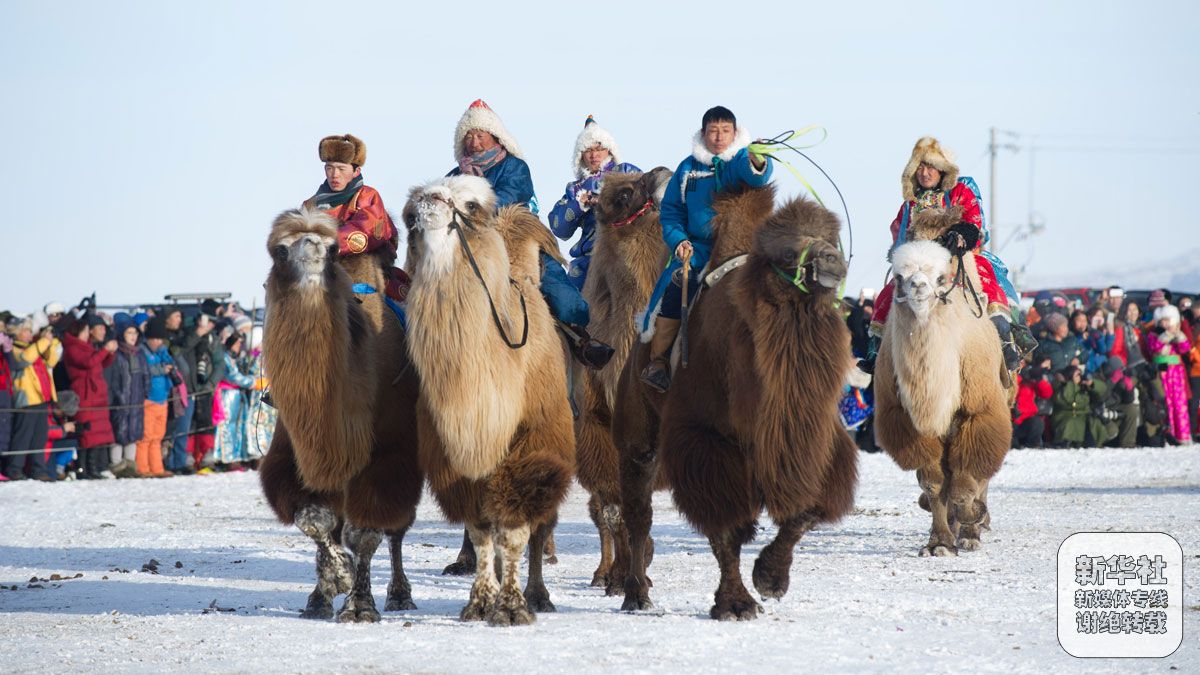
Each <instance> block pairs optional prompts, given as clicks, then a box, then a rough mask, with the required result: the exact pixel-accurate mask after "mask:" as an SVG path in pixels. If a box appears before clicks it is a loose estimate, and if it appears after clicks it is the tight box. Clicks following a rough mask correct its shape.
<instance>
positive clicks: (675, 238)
mask: <svg viewBox="0 0 1200 675" xmlns="http://www.w3.org/2000/svg"><path fill="white" fill-rule="evenodd" d="M739 140H740V141H742V142H741V143H740V145H742V147H741V148H740V149H739V150H737V151H736V153H734V154H732V156H730V151H729V150H726V151H725V152H724V153H722V154H723V155H726V156H727V157H728V160H727V161H723V160H722V158H721V157H719V156H718V157H712V154H711V153H708V152H707V151H705V150H704V149H703V146H702V145H700V139H699V137H697V139H696V143H697V147H696V148H695V149H694V150H693V153H692V155H691V156H690V157H688V158H687V159H685V160H683V161H682V162H680V163H679V168H677V169H675V174H674V175H673V176H671V181H670V182H669V183H667V191H666V194H664V195H663V201H662V207H661V208H660V209H659V220H660V221H661V222H662V230H663V241H665V242H666V243H667V250H668V251H671V254H672V256H671V262H670V264H669V265H668V266H667V268H666V269H665V270H663V273H662V275H661V276H659V278H658V283H657V284H656V285H655V286H654V293H653V294H652V295H651V296H650V306H649V307H648V309H647V312H646V314H645V317H644V319H643V322H642V329H643V330H646V329H648V328H649V327H650V322H651V321H652V314H653V313H654V308H655V307H656V306H657V305H658V302H659V300H661V299H662V296H663V294H664V293H665V292H666V290H667V285H668V284H670V283H671V275H673V274H675V270H677V269H679V267H680V264H681V263H680V261H679V259H678V258H675V257H674V252H675V249H676V248H677V247H678V246H679V244H680V243H681V242H683V241H690V242H691V243H692V249H693V251H692V260H691V264H690V267H691V268H692V269H693V270H696V271H697V272H698V271H700V270H702V269H704V266H705V265H707V264H708V257H709V256H710V255H712V245H713V232H712V219H713V216H714V215H716V214H715V212H714V211H713V206H712V203H713V197H714V196H716V194H717V191H718V190H723V189H726V188H730V187H733V186H735V185H738V184H744V185H748V186H750V187H762V186H763V185H766V184H767V183H768V182H770V180H771V171H772V168H773V167H772V166H771V162H770V161H769V160H768V161H767V163H766V166H764V167H763V170H762V171H761V172H759V171H756V170H754V168H753V167H752V166H751V165H750V153H749V151H747V150H746V147H745V146H746V145H747V144H749V137H746V136H743V135H739ZM698 156H700V157H706V158H711V159H710V161H709V163H705V162H702V161H701V160H700V159H698V158H697V157H698ZM714 164H715V168H714Z"/></svg>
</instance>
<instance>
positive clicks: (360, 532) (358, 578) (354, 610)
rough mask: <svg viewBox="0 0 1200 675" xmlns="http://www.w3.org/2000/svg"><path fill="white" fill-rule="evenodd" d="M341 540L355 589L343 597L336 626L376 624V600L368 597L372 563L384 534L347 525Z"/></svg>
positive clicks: (377, 615) (371, 596) (352, 588)
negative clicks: (351, 565)
mask: <svg viewBox="0 0 1200 675" xmlns="http://www.w3.org/2000/svg"><path fill="white" fill-rule="evenodd" d="M342 539H343V540H345V542H346V547H347V548H348V549H350V555H351V556H352V557H353V558H354V585H353V587H351V589H350V592H349V593H348V594H346V602H345V604H343V605H342V611H340V612H338V617H337V620H338V622H339V623H378V622H379V610H377V609H375V597H374V596H373V595H372V594H371V559H372V558H373V557H375V551H376V550H377V549H378V548H379V542H381V541H383V532H382V531H380V530H372V529H367V528H358V527H355V526H354V525H352V524H350V522H349V521H347V522H346V526H345V527H344V528H343V529H342Z"/></svg>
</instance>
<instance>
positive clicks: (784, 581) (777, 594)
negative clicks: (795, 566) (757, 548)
mask: <svg viewBox="0 0 1200 675" xmlns="http://www.w3.org/2000/svg"><path fill="white" fill-rule="evenodd" d="M771 562H773V561H767V560H764V559H763V558H761V557H760V558H759V559H758V560H755V561H754V575H753V577H752V578H753V580H754V590H756V591H758V592H759V594H760V595H762V596H763V597H764V598H766V599H768V600H778V599H779V598H782V597H783V596H784V595H786V594H787V591H788V585H789V583H790V582H791V562H792V561H791V556H788V560H787V561H786V564H782V563H781V564H775V565H772V564H771Z"/></svg>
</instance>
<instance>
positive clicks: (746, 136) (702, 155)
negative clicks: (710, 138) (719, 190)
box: [692, 127, 750, 166]
mask: <svg viewBox="0 0 1200 675" xmlns="http://www.w3.org/2000/svg"><path fill="white" fill-rule="evenodd" d="M748 145H750V132H749V131H746V127H738V128H737V135H735V136H734V137H733V144H732V145H730V146H729V147H728V148H725V152H722V153H721V154H719V155H717V157H720V158H721V159H722V160H723V161H726V162H728V161H729V160H731V159H733V156H734V155H736V154H737V153H738V150H741V149H742V148H744V147H746V146H748ZM692 157H695V158H696V161H697V162H700V163H701V164H703V165H704V166H712V163H713V154H712V153H711V152H709V151H708V148H706V147H704V132H703V131H697V132H696V135H694V136H692Z"/></svg>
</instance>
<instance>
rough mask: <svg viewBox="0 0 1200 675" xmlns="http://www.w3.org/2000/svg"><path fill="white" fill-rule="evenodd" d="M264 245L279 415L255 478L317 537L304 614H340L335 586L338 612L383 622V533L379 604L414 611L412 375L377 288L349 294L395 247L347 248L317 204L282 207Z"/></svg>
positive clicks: (268, 355)
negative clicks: (313, 583)
mask: <svg viewBox="0 0 1200 675" xmlns="http://www.w3.org/2000/svg"><path fill="white" fill-rule="evenodd" d="M267 250H268V251H269V252H270V254H271V257H272V259H273V261H274V262H273V265H272V267H271V272H270V274H269V276H268V277H267V285H266V286H267V315H268V320H267V323H266V326H265V334H264V342H263V358H264V360H265V366H266V371H267V372H268V373H269V374H270V376H271V381H272V388H271V393H272V396H273V398H274V400H275V405H276V407H277V408H278V410H279V419H278V422H277V424H276V429H275V435H274V438H273V439H272V442H271V448H270V450H269V451H268V452H267V455H266V457H265V458H263V461H262V465H261V467H260V480H261V481H262V487H263V492H264V494H265V495H266V497H267V501H268V503H269V504H270V505H271V508H272V509H273V510H274V511H275V514H276V515H277V516H278V518H279V519H280V520H281V521H282V522H284V523H289V524H290V523H293V522H294V523H295V524H296V525H297V526H299V528H300V529H301V530H302V531H303V532H304V533H305V534H307V535H308V536H310V537H311V538H312V539H313V540H314V541H315V542H316V544H317V578H318V581H317V587H316V589H315V590H313V592H312V594H311V595H310V596H309V598H308V604H307V607H306V608H305V610H304V612H303V614H302V616H305V617H309V618H329V617H331V616H332V615H333V605H332V600H333V597H334V596H335V595H337V594H340V593H347V594H348V595H347V596H346V602H345V604H344V606H343V607H342V610H341V611H340V612H339V613H338V621H368V622H369V621H378V620H379V612H378V611H377V610H376V609H375V600H374V598H373V597H372V595H371V558H372V556H373V555H374V554H375V550H376V549H377V548H378V546H379V543H380V541H381V539H382V535H383V533H385V532H386V533H388V534H389V535H390V552H391V559H392V580H391V583H390V584H389V585H388V596H387V604H386V605H385V607H384V609H385V610H388V611H395V610H404V609H416V605H414V604H413V602H412V590H411V587H410V585H409V583H408V579H407V577H406V576H405V574H404V567H403V565H402V562H401V551H402V545H403V541H404V534H405V532H407V530H408V528H409V526H411V525H412V522H413V520H414V518H415V517H416V509H417V502H418V501H419V500H420V498H421V484H422V481H423V475H422V472H421V469H420V467H419V465H418V462H417V438H416V431H417V425H416V410H415V407H416V400H417V394H418V384H417V379H416V375H415V373H413V372H412V369H411V368H407V367H406V364H407V363H408V358H407V355H406V347H405V336H404V331H403V329H402V328H401V325H400V322H399V320H398V319H397V317H396V316H395V314H393V313H392V312H391V310H389V309H388V308H387V307H386V306H385V304H384V302H383V299H382V296H381V295H380V293H375V294H366V295H359V296H356V295H355V294H354V293H353V291H352V283H355V282H357V283H364V284H368V285H370V286H372V287H373V288H376V289H379V290H380V292H382V290H383V289H384V288H385V277H384V273H385V272H384V271H385V270H386V269H389V268H390V266H391V260H390V259H385V258H390V255H389V254H388V253H386V252H385V251H386V247H381V248H380V249H379V252H377V253H373V254H369V255H357V256H351V257H348V258H341V259H339V258H338V246H337V222H336V221H335V220H334V219H332V218H331V217H329V216H327V215H325V214H322V213H320V212H316V211H308V210H304V211H285V212H283V213H282V214H280V215H279V217H278V218H276V219H275V223H274V225H273V226H272V228H271V234H270V237H269V239H268V241H267ZM343 523H344V527H343ZM342 544H345V547H346V548H343V546H342ZM347 549H348V550H347Z"/></svg>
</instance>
